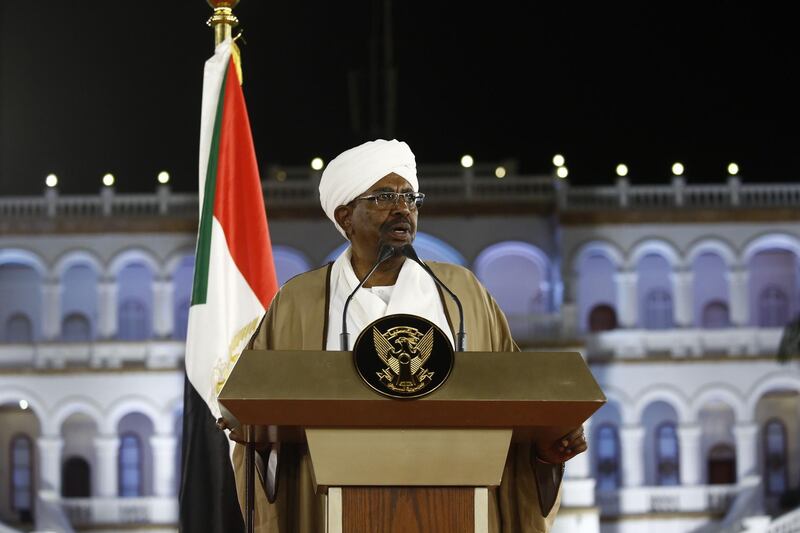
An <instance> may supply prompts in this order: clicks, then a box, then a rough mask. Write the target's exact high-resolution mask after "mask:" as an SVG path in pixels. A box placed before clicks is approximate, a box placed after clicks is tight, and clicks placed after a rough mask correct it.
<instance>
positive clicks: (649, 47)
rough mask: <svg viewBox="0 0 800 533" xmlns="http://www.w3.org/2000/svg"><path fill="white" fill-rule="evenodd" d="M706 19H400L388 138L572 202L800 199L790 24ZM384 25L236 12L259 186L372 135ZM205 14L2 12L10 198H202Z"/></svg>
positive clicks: (672, 10) (489, 5)
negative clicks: (104, 189)
mask: <svg viewBox="0 0 800 533" xmlns="http://www.w3.org/2000/svg"><path fill="white" fill-rule="evenodd" d="M699 4H700V2H694V3H693V4H692V5H684V4H681V3H678V2H639V3H637V4H622V3H610V2H603V3H594V4H593V5H585V4H583V3H577V2H547V3H543V2H504V1H493V2H482V3H480V4H477V3H476V5H475V6H472V7H470V6H469V5H467V4H466V3H463V2H434V1H432V0H427V1H417V0H405V1H404V0H394V6H393V10H392V13H393V26H392V28H393V37H394V39H393V42H394V48H393V50H394V63H395V67H396V69H397V84H396V90H397V113H396V132H395V136H396V137H397V138H400V139H403V140H406V141H408V142H409V144H410V145H411V147H412V149H413V150H414V152H415V153H416V155H417V161H418V163H421V164H424V163H443V162H457V161H458V160H459V158H460V156H461V155H462V154H464V153H470V154H472V155H473V156H474V157H475V159H476V161H477V162H485V161H492V162H495V161H499V160H502V159H509V158H514V159H517V160H518V161H519V165H520V170H521V171H522V172H523V173H527V174H544V173H549V172H550V171H551V162H550V161H551V158H552V156H553V154H554V153H563V154H564V155H565V156H566V159H567V166H568V167H569V169H570V181H571V182H572V183H575V184H588V183H610V182H612V181H613V179H614V167H615V165H616V164H617V163H618V162H625V163H627V164H628V166H629V167H630V169H631V174H630V176H629V177H630V179H631V181H632V182H633V183H644V182H647V183H654V182H666V181H668V179H669V175H670V171H669V169H670V165H671V163H672V162H673V161H676V160H680V161H682V162H683V163H684V164H685V166H686V178H687V180H688V181H689V182H690V183H692V182H713V181H722V180H724V179H725V174H726V172H725V168H726V166H727V163H728V162H730V161H736V162H737V163H738V164H739V165H740V167H741V174H742V177H743V180H744V181H794V180H797V179H798V176H800V158H798V155H797V147H798V145H799V143H798V141H800V135H799V134H798V130H797V124H798V118H800V113H799V112H798V110H799V108H798V103H797V102H798V98H800V83H798V78H797V75H796V71H797V69H798V68H800V67H798V65H800V62H799V61H798V52H799V51H800V50H798V48H799V47H798V43H797V32H796V29H795V28H794V24H795V23H796V18H795V17H794V16H790V15H789V13H788V11H784V10H788V9H789V8H788V7H783V6H784V5H789V4H781V7H775V6H777V5H778V4H774V5H773V6H767V5H766V3H748V4H747V5H745V4H744V3H741V5H740V3H734V2H705V3H704V4H705V7H703V8H702V11H700V10H698V7H697V5H699ZM381 5H382V2H379V1H377V0H372V1H355V0H354V1H350V0H348V1H344V2H331V1H324V2H322V1H315V2H312V1H306V2H303V1H296V2H285V1H284V2H279V1H277V0H242V2H241V4H240V6H239V7H238V8H237V9H236V14H237V15H238V16H239V18H240V20H241V22H242V28H243V29H244V36H245V39H246V44H245V45H243V46H242V48H243V60H244V63H243V66H244V76H245V85H244V90H245V98H246V99H247V103H248V107H249V110H250V120H251V123H252V126H253V135H254V139H255V143H256V149H257V154H258V158H259V163H260V165H261V167H262V170H263V169H266V167H267V166H268V165H276V164H281V165H306V164H308V162H309V161H310V160H311V158H312V157H314V156H317V155H320V156H322V157H323V158H324V159H325V160H329V159H330V158H331V157H333V156H335V155H336V154H337V153H339V152H340V151H342V150H344V149H346V148H348V147H350V146H352V145H354V144H356V143H359V142H361V141H364V140H367V139H369V138H372V137H373V134H372V133H371V132H370V128H369V97H368V96H369V91H368V83H367V81H368V79H369V75H368V73H369V66H370V50H371V49H370V40H371V37H373V31H372V27H373V25H372V23H371V21H372V19H373V18H374V17H376V16H379V14H380V12H379V7H380V6H381ZM210 14H211V9H210V8H209V7H208V5H207V4H206V3H205V1H203V0H180V1H178V0H172V1H166V2H147V3H146V2H123V1H108V0H103V1H100V0H95V1H83V2H67V1H63V0H30V1H24V2H23V1H20V2H12V1H10V0H0V194H3V195H9V194H39V193H41V191H42V189H43V187H44V185H43V182H44V177H45V176H46V175H47V174H48V173H50V172H55V173H56V174H57V175H58V176H59V180H60V184H59V189H60V191H61V192H62V193H64V194H72V193H76V194H77V193H93V192H96V191H97V190H98V189H99V188H100V185H101V177H102V175H103V174H104V173H105V172H113V173H114V174H115V176H116V178H117V185H116V188H117V190H118V191H122V192H125V191H147V190H152V189H153V188H154V187H155V177H156V174H157V173H158V171H160V170H162V169H166V170H168V171H169V172H170V173H171V175H172V186H173V189H176V190H196V188H197V170H196V169H197V162H196V161H197V149H198V147H197V145H198V136H199V133H198V129H199V120H200V97H201V87H202V69H203V62H204V61H205V60H206V59H207V58H208V57H209V56H210V55H211V53H212V48H213V35H212V31H211V29H210V28H208V27H206V25H205V21H206V19H207V18H208V17H209V15H210ZM379 37H380V35H379ZM380 38H382V37H380ZM376 50H379V49H376ZM348 79H351V80H354V82H353V84H352V86H353V87H358V91H359V92H358V94H357V95H355V96H354V95H353V93H352V92H351V91H350V90H349V89H348V87H349V85H348ZM352 100H355V101H357V102H358V107H357V108H354V107H353V106H351V103H350V102H351V101H352ZM354 117H356V118H355V119H354ZM262 173H263V174H265V173H264V172H262Z"/></svg>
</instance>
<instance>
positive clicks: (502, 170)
mask: <svg viewBox="0 0 800 533" xmlns="http://www.w3.org/2000/svg"><path fill="white" fill-rule="evenodd" d="M494 176H495V177H496V178H505V177H506V167H502V166H501V167H497V168H496V169H494Z"/></svg>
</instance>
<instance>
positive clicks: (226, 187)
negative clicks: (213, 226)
mask: <svg viewBox="0 0 800 533" xmlns="http://www.w3.org/2000/svg"><path fill="white" fill-rule="evenodd" d="M224 83H225V90H224V98H225V100H224V102H223V110H222V125H221V128H220V141H219V159H218V162H217V191H216V195H215V198H214V217H215V218H216V219H217V220H219V223H220V225H221V226H222V230H223V232H224V233H225V240H226V241H227V243H228V249H229V250H230V253H231V256H232V257H233V261H234V263H235V264H236V266H237V267H238V268H239V271H240V272H241V273H242V275H243V276H244V278H245V280H247V283H248V284H249V285H250V288H251V289H252V290H253V292H254V293H255V295H256V297H257V298H258V299H259V301H260V302H261V304H262V305H263V306H264V308H265V309H266V308H267V307H268V306H269V303H270V302H271V301H272V297H273V296H274V295H275V293H276V292H277V290H278V280H277V277H276V275H275V263H274V261H273V259H272V244H271V243H270V238H269V230H268V227H267V214H266V210H265V209H264V196H263V192H262V190H261V178H260V177H259V174H258V163H257V162H256V153H255V148H254V147H253V138H252V135H251V133H250V120H249V119H248V118H247V106H246V105H245V101H244V94H243V93H242V87H241V86H240V85H239V80H238V78H237V76H236V68H235V66H234V64H233V58H231V59H230V62H229V64H228V68H227V73H226V76H225V82H224Z"/></svg>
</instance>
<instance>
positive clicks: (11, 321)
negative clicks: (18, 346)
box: [5, 313, 33, 343]
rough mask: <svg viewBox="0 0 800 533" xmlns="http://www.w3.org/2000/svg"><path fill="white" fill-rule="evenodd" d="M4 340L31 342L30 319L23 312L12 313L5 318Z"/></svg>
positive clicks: (31, 329)
mask: <svg viewBox="0 0 800 533" xmlns="http://www.w3.org/2000/svg"><path fill="white" fill-rule="evenodd" d="M5 333H6V342H10V343H27V342H33V326H32V325H31V319H30V318H28V315H26V314H24V313H14V314H13V315H11V316H10V317H8V320H6V332H5Z"/></svg>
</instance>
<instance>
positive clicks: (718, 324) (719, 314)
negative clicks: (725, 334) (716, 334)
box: [701, 300, 731, 329]
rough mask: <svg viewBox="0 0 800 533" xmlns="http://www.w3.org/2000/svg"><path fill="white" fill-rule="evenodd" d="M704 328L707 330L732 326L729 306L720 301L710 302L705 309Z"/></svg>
mask: <svg viewBox="0 0 800 533" xmlns="http://www.w3.org/2000/svg"><path fill="white" fill-rule="evenodd" d="M701 324H703V327H704V328H706V329H719V328H727V327H730V325H731V320H730V316H729V313H728V304H726V303H725V302H721V301H719V300H714V301H713V302H708V303H707V304H706V305H705V307H703V318H702V322H701Z"/></svg>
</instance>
